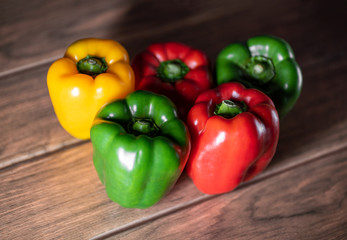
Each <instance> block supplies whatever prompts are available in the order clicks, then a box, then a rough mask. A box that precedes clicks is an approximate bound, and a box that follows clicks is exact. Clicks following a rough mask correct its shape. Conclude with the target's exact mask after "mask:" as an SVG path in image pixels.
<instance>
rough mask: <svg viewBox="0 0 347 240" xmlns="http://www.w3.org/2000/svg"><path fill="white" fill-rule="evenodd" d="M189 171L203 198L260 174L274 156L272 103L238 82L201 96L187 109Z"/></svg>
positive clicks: (276, 119) (275, 121)
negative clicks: (189, 140) (203, 195)
mask: <svg viewBox="0 0 347 240" xmlns="http://www.w3.org/2000/svg"><path fill="white" fill-rule="evenodd" d="M187 125H188V128H189V130H190V133H191V136H192V149H191V154H190V157H189V160H188V163H187V173H188V175H189V176H190V177H191V178H192V180H193V182H194V184H195V185H196V187H197V188H198V189H199V190H200V191H202V192H204V193H207V194H220V193H225V192H229V191H231V190H233V189H234V188H236V187H237V186H238V185H239V184H240V183H241V182H244V181H248V180H250V179H252V178H253V177H254V176H256V175H257V174H259V173H260V172H261V171H262V170H263V169H264V168H265V167H266V166H267V165H268V163H269V162H270V161H271V159H272V157H273V156H274V154H275V151H276V147H277V142H278V136H279V117H278V114H277V111H276V109H275V106H274V104H273V102H272V101H271V99H270V98H269V97H268V96H266V95H265V94H264V93H262V92H261V91H259V90H257V89H246V88H245V87H244V86H243V85H242V84H240V83H236V82H234V83H224V84H221V85H219V86H218V87H217V88H216V89H211V90H208V91H206V92H203V93H202V94H200V95H199V96H198V98H197V99H196V101H195V105H194V106H193V107H192V109H191V110H190V111H189V114H188V117H187Z"/></svg>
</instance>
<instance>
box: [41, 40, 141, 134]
mask: <svg viewBox="0 0 347 240" xmlns="http://www.w3.org/2000/svg"><path fill="white" fill-rule="evenodd" d="M47 85H48V90H49V95H50V97H51V101H52V104H53V107H54V111H55V113H56V115H57V118H58V120H59V122H60V124H61V125H62V127H63V128H64V129H65V130H66V131H67V132H68V133H70V134H71V135H72V136H74V137H76V138H79V139H89V137H90V136H89V134H90V128H91V126H92V123H93V120H94V118H95V115H96V113H97V112H98V110H99V109H100V108H101V107H102V106H103V105H104V104H105V103H107V102H110V101H113V100H115V99H119V98H124V97H125V96H126V95H127V94H129V93H131V92H132V91H134V89H135V76H134V73H133V70H132V68H131V66H130V64H129V56H128V53H127V51H126V50H125V48H124V47H123V46H122V45H120V44H119V43H118V42H116V41H113V40H104V39H95V38H88V39H81V40H78V41H76V42H74V43H73V44H71V45H70V46H69V47H68V48H67V50H66V52H65V55H64V57H63V58H61V59H58V60H57V61H55V62H54V63H53V64H52V65H51V66H50V68H49V70H48V74H47Z"/></svg>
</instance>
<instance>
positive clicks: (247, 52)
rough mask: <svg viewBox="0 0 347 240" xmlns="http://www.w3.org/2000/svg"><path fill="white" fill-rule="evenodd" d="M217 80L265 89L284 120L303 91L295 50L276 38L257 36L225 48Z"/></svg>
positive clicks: (220, 59)
mask: <svg viewBox="0 0 347 240" xmlns="http://www.w3.org/2000/svg"><path fill="white" fill-rule="evenodd" d="M216 79H217V84H218V85H220V84H222V83H226V82H240V83H242V84H243V85H245V86H246V87H248V88H257V89H259V90H261V91H262V92H264V93H265V94H267V95H268V96H269V97H270V98H271V99H272V101H273V102H274V104H275V106H276V108H277V111H278V113H279V115H280V117H284V116H285V115H286V114H287V113H288V112H289V111H290V110H291V109H292V107H293V106H294V104H295V102H296V101H297V99H298V97H299V95H300V92H301V88H302V74H301V70H300V68H299V66H298V64H297V62H296V61H295V58H294V53H293V50H292V48H291V47H290V46H289V44H288V43H287V42H286V41H284V40H283V39H280V38H277V37H274V36H257V37H253V38H250V39H248V41H247V42H241V43H232V44H231V45H229V46H227V47H226V48H224V49H223V50H222V51H221V52H220V53H219V54H218V57H217V60H216Z"/></svg>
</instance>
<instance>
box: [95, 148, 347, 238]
mask: <svg viewBox="0 0 347 240" xmlns="http://www.w3.org/2000/svg"><path fill="white" fill-rule="evenodd" d="M346 159H347V149H344V150H343V151H339V152H334V153H332V154H328V155H326V156H323V157H321V158H320V159H319V160H317V161H314V162H312V163H310V164H308V165H305V166H298V167H296V168H293V169H291V170H290V171H286V172H282V173H279V174H278V175H277V176H276V177H271V178H269V179H267V180H264V181H262V182H259V183H257V184H252V185H247V186H244V187H243V188H240V189H238V190H236V191H234V192H231V193H228V194H224V195H221V196H219V197H216V198H213V199H210V200H208V201H205V202H203V203H200V204H197V205H195V206H193V207H190V208H185V209H181V210H180V211H177V212H176V213H174V214H171V215H168V216H166V217H162V218H160V219H157V220H156V221H149V222H147V223H145V224H143V225H139V226H136V227H134V228H131V229H129V230H128V231H124V232H118V234H115V235H113V237H111V235H108V237H110V238H109V239H312V240H315V239H346V238H347V218H346V216H347V195H346V189H347V161H346ZM105 236H106V235H100V236H97V237H96V238H94V239H104V237H105Z"/></svg>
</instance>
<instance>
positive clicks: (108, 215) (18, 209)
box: [0, 143, 347, 239]
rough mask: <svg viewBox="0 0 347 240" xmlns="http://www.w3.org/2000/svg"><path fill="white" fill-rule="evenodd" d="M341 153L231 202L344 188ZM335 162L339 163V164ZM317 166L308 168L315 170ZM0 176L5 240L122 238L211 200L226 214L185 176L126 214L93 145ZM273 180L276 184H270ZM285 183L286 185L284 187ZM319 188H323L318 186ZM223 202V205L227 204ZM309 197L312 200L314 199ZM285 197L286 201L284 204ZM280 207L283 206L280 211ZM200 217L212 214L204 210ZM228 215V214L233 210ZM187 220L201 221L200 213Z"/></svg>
mask: <svg viewBox="0 0 347 240" xmlns="http://www.w3.org/2000/svg"><path fill="white" fill-rule="evenodd" d="M342 152H343V154H342V155H341V157H336V156H335V155H336V154H335V155H332V156H329V157H324V158H323V159H324V161H325V162H324V164H323V166H320V165H319V166H320V168H318V167H317V168H308V167H306V166H305V162H304V163H302V164H299V163H300V160H297V166H296V167H290V168H287V169H285V170H283V169H282V168H278V169H277V171H276V170H273V171H272V173H271V174H269V172H265V173H264V174H262V175H260V176H259V177H258V178H256V179H255V180H253V181H252V182H250V183H246V184H243V185H242V186H241V187H240V189H238V190H236V191H235V192H233V193H231V194H230V196H231V198H232V199H234V198H235V196H239V197H238V198H239V199H238V201H239V202H240V203H242V202H247V201H251V200H252V199H254V196H253V195H252V194H253V193H252V192H254V194H256V196H261V194H260V193H261V192H262V191H263V190H264V189H267V190H266V191H265V194H264V195H265V196H268V200H269V201H270V200H271V199H273V198H274V193H276V192H277V191H279V189H286V190H287V189H289V186H288V185H290V184H292V186H293V187H296V186H297V185H298V184H299V183H300V181H303V182H302V183H301V184H304V185H305V181H308V182H312V181H316V180H315V179H316V178H318V179H321V181H326V178H327V177H328V176H330V175H331V176H335V175H336V177H337V178H336V181H337V180H339V181H340V183H338V184H344V182H346V181H345V178H341V177H343V174H342V173H344V174H345V175H346V165H345V163H341V161H343V160H344V161H345V159H346V156H347V155H346V152H347V151H342ZM338 156H340V155H338ZM336 159H338V163H335V161H337V160H336ZM314 160H315V159H311V161H307V162H309V163H311V162H313V163H312V164H316V163H315V162H316V161H314ZM322 161H323V160H320V162H322ZM326 166H336V168H333V169H334V171H335V170H336V169H340V171H341V172H339V171H337V172H338V174H335V173H334V172H333V170H332V169H330V168H327V169H328V170H329V169H330V170H329V171H328V172H327V173H326V172H325V171H324V170H325V169H326ZM319 169H321V171H322V172H323V173H324V174H327V175H324V176H322V175H319V174H316V172H319V171H320V170H319ZM283 172H284V173H283ZM285 172H292V173H291V174H293V173H296V172H300V175H301V176H302V177H301V178H299V177H298V176H296V175H294V176H291V177H287V178H286V179H287V180H285V179H284V180H283V179H282V178H281V176H282V174H284V175H286V173H285ZM289 175H290V174H289ZM0 176H1V181H0V209H1V210H0V218H1V220H2V224H1V225H0V236H3V237H4V239H23V238H25V239H62V238H63V239H87V238H91V237H95V236H96V237H97V238H99V237H100V236H101V237H102V236H105V234H106V236H108V235H109V233H111V235H112V234H113V233H114V232H118V233H119V232H121V231H124V230H129V229H133V228H134V229H135V230H136V229H137V227H138V226H140V225H142V224H146V223H147V222H154V224H156V222H157V221H159V223H160V224H159V223H158V224H159V225H158V227H159V226H160V225H161V224H162V223H161V221H162V220H160V219H162V218H164V219H165V216H167V215H170V214H172V213H174V212H176V211H179V210H181V209H195V207H194V206H195V205H197V204H199V203H200V202H201V201H205V200H208V199H211V198H213V200H211V201H213V202H214V201H216V205H214V206H215V207H216V208H219V207H222V208H224V206H223V205H219V204H220V200H218V198H219V196H218V197H212V196H208V195H204V194H202V193H200V192H199V191H198V190H197V189H196V188H195V186H194V185H193V183H192V181H191V180H190V179H188V178H187V176H186V175H183V176H182V178H181V179H180V180H179V182H178V183H177V184H176V186H175V187H174V189H173V191H172V192H171V193H170V194H169V195H167V196H166V197H165V198H164V199H163V200H162V201H161V202H159V203H158V204H157V205H155V206H153V207H151V208H148V209H145V210H140V209H125V208H122V207H120V206H118V205H117V204H115V203H113V202H111V201H110V200H109V199H108V198H107V196H106V194H105V191H104V188H103V186H102V185H101V183H100V182H99V180H98V178H97V174H96V172H95V170H94V168H93V164H92V146H91V144H90V143H85V144H82V145H80V146H75V147H72V148H69V149H67V150H65V151H59V152H56V153H53V154H50V155H48V156H46V157H41V158H39V159H33V160H31V161H27V162H25V163H23V164H17V165H15V166H12V167H8V168H6V169H3V170H0ZM272 178H273V179H274V180H268V179H272ZM294 180H296V181H298V183H296V182H295V181H294ZM263 181H265V182H268V181H270V182H271V184H268V183H265V186H262V185H263V183H262V182H263ZM292 181H294V182H292ZM282 182H283V184H284V185H282V184H280V183H282ZM276 184H278V186H277V185H276ZM319 184H320V185H321V184H323V183H322V182H319ZM320 185H317V186H316V189H318V190H316V191H319V186H320ZM259 186H260V187H259ZM343 186H345V185H343ZM313 188H314V187H313ZM257 189H259V190H257ZM291 191H294V190H290V189H289V190H287V191H286V192H287V193H288V194H290V193H291ZM244 192H246V193H244ZM247 194H251V196H247ZM310 194H312V193H310ZM223 196H224V195H222V199H224V197H223ZM228 196H229V195H228ZM309 196H310V198H311V197H312V195H309ZM286 197H287V195H285V197H283V198H284V199H285V198H286ZM227 198H228V199H229V197H227ZM223 201H224V200H223ZM223 201H222V202H223ZM264 201H265V200H264ZM272 201H274V202H277V201H279V200H278V199H273V200H272ZM282 201H284V200H283V199H282ZM292 201H293V202H292V203H291V204H294V202H295V200H294V199H292ZM240 203H239V204H240ZM213 204H214V203H213ZM268 204H270V205H271V204H273V203H268ZM280 205H281V204H280V203H278V206H280ZM244 207H245V208H248V207H246V206H244ZM208 208H210V206H209V207H208ZM259 208H261V209H263V210H259V211H260V213H263V211H265V212H266V209H267V208H266V207H263V206H260V207H259ZM286 209H287V208H286ZM184 211H186V210H184ZM198 211H200V213H204V212H208V211H206V210H205V209H204V210H198ZM218 211H222V210H218ZM223 211H229V209H225V210H223ZM242 211H243V210H242ZM287 211H288V213H286V214H289V212H290V210H289V209H287ZM182 214H183V213H182ZM182 214H179V215H180V216H181V217H182V216H186V214H185V213H184V214H183V215H182ZM175 215H176V214H175ZM188 215H190V216H199V215H196V212H194V214H193V213H192V214H188ZM203 216H204V215H201V216H200V217H201V218H202V217H203ZM202 220H203V219H201V221H202ZM242 221H246V222H247V221H248V220H247V219H243V220H242ZM283 224H284V223H283ZM136 231H137V230H136ZM160 231H161V230H160ZM216 231H217V230H216ZM140 232H141V231H140ZM162 236H165V235H162ZM173 239H174V238H173Z"/></svg>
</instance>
